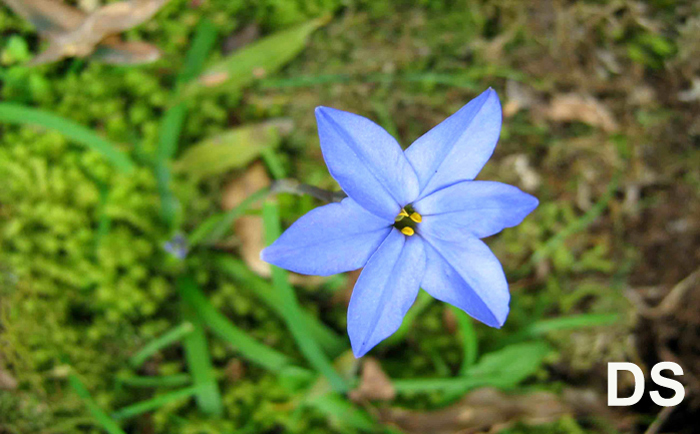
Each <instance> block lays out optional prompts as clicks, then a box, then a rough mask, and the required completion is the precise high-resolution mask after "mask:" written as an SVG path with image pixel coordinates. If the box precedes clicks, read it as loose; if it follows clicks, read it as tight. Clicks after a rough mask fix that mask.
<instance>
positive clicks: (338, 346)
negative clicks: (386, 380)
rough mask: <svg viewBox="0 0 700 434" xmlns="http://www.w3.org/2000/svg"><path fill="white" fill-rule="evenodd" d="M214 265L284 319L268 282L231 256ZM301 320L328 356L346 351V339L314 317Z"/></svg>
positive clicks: (304, 314) (306, 315)
mask: <svg viewBox="0 0 700 434" xmlns="http://www.w3.org/2000/svg"><path fill="white" fill-rule="evenodd" d="M215 263H216V265H217V268H219V270H221V271H223V272H224V273H226V274H228V275H229V276H231V278H233V279H234V280H235V281H237V282H240V283H241V286H242V287H243V288H246V289H247V290H249V292H250V293H251V295H253V296H255V297H258V298H259V299H260V300H261V301H262V302H263V303H265V305H267V307H268V308H270V309H271V310H273V311H274V312H275V313H277V315H279V316H280V317H281V318H284V308H283V307H282V300H281V298H280V296H279V292H278V291H275V288H274V287H273V286H272V285H270V283H269V282H268V281H266V280H265V279H263V278H261V277H260V276H258V275H257V274H255V273H254V272H252V271H250V270H249V269H248V267H246V265H245V264H244V263H243V262H241V261H239V260H237V259H234V258H232V257H231V256H223V255H222V256H219V257H217V258H216V261H215ZM302 320H303V321H304V322H305V325H306V329H307V330H308V331H309V333H310V334H311V336H312V337H313V339H314V340H316V341H317V342H318V344H319V345H320V346H321V347H322V348H323V350H324V351H325V352H326V354H328V355H329V356H331V357H336V356H338V355H340V353H342V352H343V351H345V350H347V349H348V345H347V341H346V339H344V338H341V337H340V336H338V335H337V334H336V333H335V332H334V331H333V330H332V329H330V328H329V327H328V326H326V325H325V324H324V323H322V322H321V321H319V320H318V318H316V316H315V315H312V314H310V313H309V312H306V311H304V312H302Z"/></svg>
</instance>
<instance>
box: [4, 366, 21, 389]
mask: <svg viewBox="0 0 700 434" xmlns="http://www.w3.org/2000/svg"><path fill="white" fill-rule="evenodd" d="M16 388H17V380H15V378H14V377H13V376H12V375H10V373H9V372H7V371H5V370H4V369H2V368H0V390H15V389H16Z"/></svg>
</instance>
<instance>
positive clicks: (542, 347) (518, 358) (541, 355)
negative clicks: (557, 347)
mask: <svg viewBox="0 0 700 434" xmlns="http://www.w3.org/2000/svg"><path fill="white" fill-rule="evenodd" d="M550 351H551V349H550V347H549V346H548V345H547V344H546V343H544V342H526V343H520V344H513V345H510V346H507V347H505V348H503V349H501V350H498V351H494V352H491V353H488V354H485V355H484V356H483V357H481V359H480V360H479V362H478V363H477V364H475V365H474V366H472V367H471V368H470V369H469V370H468V371H467V373H466V374H465V375H462V376H459V377H453V378H422V379H408V380H394V381H393V384H394V388H395V389H396V391H397V392H398V393H415V392H432V391H440V392H443V393H446V394H456V393H464V392H466V391H468V390H470V389H473V388H476V387H484V386H491V387H498V388H501V389H510V388H513V387H515V386H517V385H518V384H519V383H520V382H522V381H523V380H525V379H526V378H527V377H529V376H530V375H532V374H534V373H535V372H536V371H537V370H538V369H539V368H540V367H541V366H542V364H543V363H544V359H545V357H546V356H547V354H549V352H550Z"/></svg>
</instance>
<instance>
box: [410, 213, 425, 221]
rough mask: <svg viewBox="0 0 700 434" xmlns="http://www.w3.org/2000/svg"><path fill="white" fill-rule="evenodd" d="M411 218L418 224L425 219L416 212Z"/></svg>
mask: <svg viewBox="0 0 700 434" xmlns="http://www.w3.org/2000/svg"><path fill="white" fill-rule="evenodd" d="M409 217H410V218H411V220H413V221H414V222H416V223H420V222H422V221H423V217H422V216H421V215H420V214H418V213H417V212H414V213H413V214H411V215H410V216H409Z"/></svg>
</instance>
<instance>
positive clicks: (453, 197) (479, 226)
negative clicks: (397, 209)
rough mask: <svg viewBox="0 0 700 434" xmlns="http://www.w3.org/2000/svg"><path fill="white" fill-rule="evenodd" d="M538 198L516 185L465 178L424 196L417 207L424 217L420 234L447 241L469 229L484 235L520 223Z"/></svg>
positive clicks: (469, 231) (532, 208)
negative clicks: (466, 179) (465, 179)
mask: <svg viewBox="0 0 700 434" xmlns="http://www.w3.org/2000/svg"><path fill="white" fill-rule="evenodd" d="M538 203H539V202H538V200H537V199H536V198H535V197H534V196H531V195H529V194H527V193H523V192H522V191H521V190H520V189H518V188H516V187H513V186H512V185H508V184H502V183H500V182H492V181H463V182H458V183H457V184H454V185H451V186H449V187H445V188H443V189H442V190H438V191H436V192H434V193H433V194H431V195H429V196H427V197H424V198H423V199H421V200H419V201H418V202H416V203H414V204H413V206H414V208H415V210H416V211H418V212H419V213H420V214H421V215H422V216H423V221H422V223H421V224H420V226H419V233H420V234H424V235H427V236H432V237H437V238H441V239H445V240H450V239H452V238H454V235H455V234H456V233H464V232H468V233H471V234H473V235H474V236H476V237H478V238H484V237H488V236H491V235H493V234H496V233H498V232H500V231H502V230H503V229H504V228H510V227H513V226H516V225H518V224H520V222H522V221H523V219H524V218H525V216H527V215H528V214H530V213H531V212H532V211H533V210H534V209H535V208H537V204H538Z"/></svg>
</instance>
